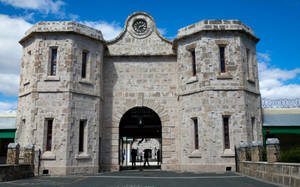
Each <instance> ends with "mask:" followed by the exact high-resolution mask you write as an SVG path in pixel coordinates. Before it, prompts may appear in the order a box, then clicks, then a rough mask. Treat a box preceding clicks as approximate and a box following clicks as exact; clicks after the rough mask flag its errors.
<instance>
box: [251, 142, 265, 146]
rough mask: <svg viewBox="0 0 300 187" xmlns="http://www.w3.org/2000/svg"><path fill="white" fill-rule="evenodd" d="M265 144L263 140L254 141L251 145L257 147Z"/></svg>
mask: <svg viewBox="0 0 300 187" xmlns="http://www.w3.org/2000/svg"><path fill="white" fill-rule="evenodd" d="M262 145H263V144H262V143H261V141H252V143H251V146H252V147H257V146H262Z"/></svg>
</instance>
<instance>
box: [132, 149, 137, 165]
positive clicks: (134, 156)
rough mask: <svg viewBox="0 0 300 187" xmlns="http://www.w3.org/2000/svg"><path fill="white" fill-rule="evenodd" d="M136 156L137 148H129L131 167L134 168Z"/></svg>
mask: <svg viewBox="0 0 300 187" xmlns="http://www.w3.org/2000/svg"><path fill="white" fill-rule="evenodd" d="M136 156H137V150H136V149H131V165H132V168H135V166H136Z"/></svg>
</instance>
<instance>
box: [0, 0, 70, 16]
mask: <svg viewBox="0 0 300 187" xmlns="http://www.w3.org/2000/svg"><path fill="white" fill-rule="evenodd" d="M0 2H2V3H4V4H7V5H11V6H13V7H15V8H23V9H31V10H38V11H40V12H42V13H45V14H48V13H53V14H61V8H62V7H63V6H64V5H65V3H64V2H63V1H61V0H57V1H54V0H0Z"/></svg>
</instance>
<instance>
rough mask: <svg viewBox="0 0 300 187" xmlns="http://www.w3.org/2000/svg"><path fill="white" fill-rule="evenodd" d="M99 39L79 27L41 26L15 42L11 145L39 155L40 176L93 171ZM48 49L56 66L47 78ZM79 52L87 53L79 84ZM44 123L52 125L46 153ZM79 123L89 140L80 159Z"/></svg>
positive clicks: (99, 77) (65, 24)
mask: <svg viewBox="0 0 300 187" xmlns="http://www.w3.org/2000/svg"><path fill="white" fill-rule="evenodd" d="M91 38H93V39H91ZM101 40H102V34H101V32H100V31H96V30H93V29H91V28H87V27H86V26H83V25H80V24H74V23H73V22H50V23H48V22H45V23H44V22H41V23H38V24H36V25H35V26H34V27H33V28H32V29H30V30H29V31H28V32H27V33H26V36H25V37H24V38H23V39H22V40H21V41H20V42H21V44H22V45H23V58H22V70H21V81H20V91H19V101H18V115H17V116H18V117H17V136H16V141H17V142H19V143H20V145H21V146H24V145H27V144H34V145H35V148H36V150H38V149H40V150H41V166H40V171H43V170H48V172H49V174H51V175H65V174H71V173H95V172H97V171H98V167H99V164H98V160H99V151H97V150H98V148H99V146H98V145H99V138H100V135H99V134H100V132H99V129H100V119H101V117H100V112H101V107H100V105H101V103H100V100H101V98H100V96H101V89H100V86H101V84H102V58H103V44H102V43H101ZM52 48H57V65H56V74H55V75H51V76H50V61H51V49H52ZM83 50H84V51H85V52H87V54H88V56H87V77H86V78H85V79H81V69H82V66H81V64H82V51H83ZM82 107H85V108H82ZM48 119H52V120H53V129H52V146H51V151H47V150H46V141H47V140H46V137H47V136H46V133H47V125H46V123H47V120H48ZM81 119H85V120H87V122H88V129H87V132H88V133H87V134H88V135H89V138H90V139H87V141H86V142H87V143H89V144H88V145H89V147H88V148H87V151H86V154H85V155H79V156H78V142H79V138H78V131H79V128H78V126H79V122H78V120H81ZM91 142H92V143H91ZM90 143H91V144H90ZM70 158H71V159H70ZM75 158H77V159H75ZM79 160H80V161H79ZM36 165H37V164H36ZM82 168H85V169H84V170H83V169H82Z"/></svg>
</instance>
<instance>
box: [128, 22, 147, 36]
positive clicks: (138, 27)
mask: <svg viewBox="0 0 300 187" xmlns="http://www.w3.org/2000/svg"><path fill="white" fill-rule="evenodd" d="M132 27H133V29H134V31H135V32H137V33H143V32H145V31H146V29H147V23H146V21H145V20H143V19H138V20H136V21H135V22H134V23H133V25H132Z"/></svg>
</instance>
